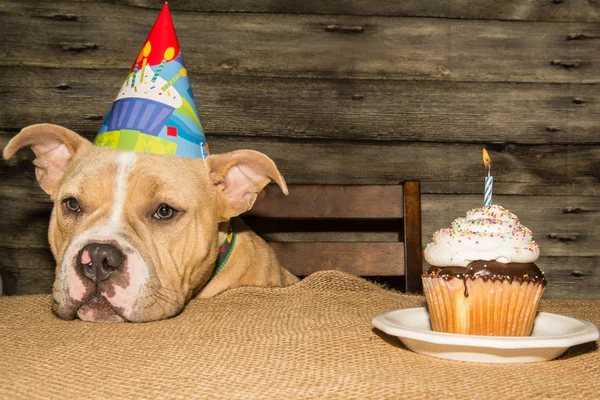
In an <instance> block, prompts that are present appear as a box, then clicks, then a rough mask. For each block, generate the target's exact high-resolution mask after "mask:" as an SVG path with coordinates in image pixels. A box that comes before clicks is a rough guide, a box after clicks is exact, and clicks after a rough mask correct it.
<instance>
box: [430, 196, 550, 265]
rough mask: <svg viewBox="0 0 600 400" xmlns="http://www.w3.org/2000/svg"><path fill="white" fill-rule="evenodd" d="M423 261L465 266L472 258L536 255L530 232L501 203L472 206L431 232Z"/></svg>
mask: <svg viewBox="0 0 600 400" xmlns="http://www.w3.org/2000/svg"><path fill="white" fill-rule="evenodd" d="M424 254H425V260H427V262H428V263H429V264H431V265H433V266H436V267H452V266H458V267H466V266H467V265H468V264H469V263H470V262H472V261H475V260H485V261H491V260H495V261H499V262H502V263H511V262H514V263H528V262H534V261H535V260H537V258H538V257H539V255H540V249H539V247H538V244H537V243H536V242H535V240H533V236H532V233H531V231H530V230H529V229H528V228H526V227H525V226H523V225H522V224H521V221H519V218H517V216H516V215H515V214H513V213H511V212H510V211H508V210H506V209H505V208H504V207H502V206H498V205H491V206H487V207H483V208H476V209H473V210H471V211H469V212H468V213H467V217H466V218H457V219H455V220H454V221H453V222H452V226H451V227H450V228H446V229H440V230H439V231H437V232H436V233H434V234H433V238H432V242H431V243H429V244H428V245H427V247H426V248H425V252H424Z"/></svg>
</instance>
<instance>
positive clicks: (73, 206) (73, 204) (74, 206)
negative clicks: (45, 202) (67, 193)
mask: <svg viewBox="0 0 600 400" xmlns="http://www.w3.org/2000/svg"><path fill="white" fill-rule="evenodd" d="M63 204H64V206H65V208H66V209H67V210H69V211H72V212H77V213H78V212H81V207H80V206H79V202H78V201H77V199H76V198H75V197H69V198H66V199H64V200H63Z"/></svg>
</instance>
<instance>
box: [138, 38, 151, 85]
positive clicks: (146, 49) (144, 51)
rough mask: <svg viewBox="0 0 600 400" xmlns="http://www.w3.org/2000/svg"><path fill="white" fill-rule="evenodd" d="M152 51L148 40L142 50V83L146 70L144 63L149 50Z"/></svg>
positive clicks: (146, 60)
mask: <svg viewBox="0 0 600 400" xmlns="http://www.w3.org/2000/svg"><path fill="white" fill-rule="evenodd" d="M151 51H152V45H151V44H150V41H148V42H146V45H145V46H144V50H143V55H144V61H143V62H142V73H141V74H140V83H142V82H143V81H144V72H145V70H146V63H147V62H148V58H147V57H148V56H149V55H150V52H151Z"/></svg>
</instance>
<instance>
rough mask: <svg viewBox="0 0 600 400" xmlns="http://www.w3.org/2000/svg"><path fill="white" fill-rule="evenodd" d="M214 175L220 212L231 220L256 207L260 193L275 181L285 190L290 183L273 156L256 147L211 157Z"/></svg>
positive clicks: (223, 216) (211, 174)
mask: <svg viewBox="0 0 600 400" xmlns="http://www.w3.org/2000/svg"><path fill="white" fill-rule="evenodd" d="M207 162H208V167H209V170H210V177H211V179H212V182H213V184H214V185H215V186H216V188H217V196H218V197H219V198H218V199H217V213H218V217H219V220H220V221H227V220H229V219H230V218H233V217H236V216H238V215H240V214H241V213H243V212H246V211H248V210H250V209H251V208H252V206H253V205H254V202H255V201H256V198H257V197H258V193H260V191H261V190H262V189H263V188H264V187H265V186H266V185H267V184H268V183H269V182H270V181H271V180H274V181H275V182H277V184H278V185H279V187H280V188H281V190H282V191H283V193H285V194H286V195H287V194H288V189H287V185H286V184H285V180H284V179H283V176H281V174H280V173H279V170H278V169H277V166H275V163H274V162H273V160H271V159H270V158H269V157H267V156H265V155H264V154H262V153H259V152H257V151H252V150H237V151H232V152H230V153H225V154H215V155H211V156H209V157H208V158H207Z"/></svg>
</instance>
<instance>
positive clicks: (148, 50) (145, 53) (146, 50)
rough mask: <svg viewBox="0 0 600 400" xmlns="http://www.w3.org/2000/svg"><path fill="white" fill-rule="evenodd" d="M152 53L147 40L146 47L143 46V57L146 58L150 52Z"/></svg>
mask: <svg viewBox="0 0 600 400" xmlns="http://www.w3.org/2000/svg"><path fill="white" fill-rule="evenodd" d="M151 51H152V45H151V44H150V41H149V40H148V41H147V42H146V45H145V46H144V51H143V53H144V57H148V56H149V55H150V52H151Z"/></svg>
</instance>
